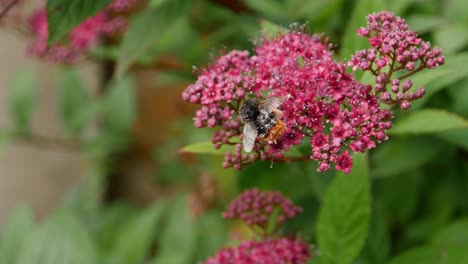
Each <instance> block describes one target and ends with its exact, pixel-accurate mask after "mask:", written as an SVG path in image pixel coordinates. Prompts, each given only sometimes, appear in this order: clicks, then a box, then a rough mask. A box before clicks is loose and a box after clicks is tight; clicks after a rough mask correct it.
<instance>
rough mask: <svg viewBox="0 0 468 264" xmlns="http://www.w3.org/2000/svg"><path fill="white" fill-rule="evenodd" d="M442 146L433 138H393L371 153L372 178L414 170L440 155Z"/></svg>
mask: <svg viewBox="0 0 468 264" xmlns="http://www.w3.org/2000/svg"><path fill="white" fill-rule="evenodd" d="M442 146H443V144H442V142H441V141H440V140H437V139H436V138H433V137H428V136H424V137H421V136H419V137H397V138H395V137H393V138H391V139H390V140H388V141H387V142H384V143H383V144H381V145H380V146H379V147H378V148H376V149H375V150H374V151H373V152H372V156H371V161H372V163H371V164H372V177H374V178H379V177H388V176H393V175H397V174H400V173H404V172H406V171H408V170H412V169H415V168H417V167H419V166H421V165H423V164H425V163H426V162H429V161H430V160H431V159H433V158H435V157H436V156H437V154H438V153H440V151H441V148H442Z"/></svg>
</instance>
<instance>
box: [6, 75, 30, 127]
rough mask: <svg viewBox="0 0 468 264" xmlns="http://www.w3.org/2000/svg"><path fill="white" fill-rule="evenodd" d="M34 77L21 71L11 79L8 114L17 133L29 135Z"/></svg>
mask: <svg viewBox="0 0 468 264" xmlns="http://www.w3.org/2000/svg"><path fill="white" fill-rule="evenodd" d="M35 88H36V75H35V73H34V72H33V71H32V70H30V69H23V70H22V71H20V72H18V74H17V75H16V76H15V78H14V79H13V83H12V87H11V91H10V100H9V103H10V112H11V115H12V118H13V122H14V124H15V127H16V130H17V132H19V133H21V134H27V133H29V129H30V121H31V114H32V112H33V108H34V99H35Z"/></svg>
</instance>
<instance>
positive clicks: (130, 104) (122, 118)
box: [102, 76, 137, 134]
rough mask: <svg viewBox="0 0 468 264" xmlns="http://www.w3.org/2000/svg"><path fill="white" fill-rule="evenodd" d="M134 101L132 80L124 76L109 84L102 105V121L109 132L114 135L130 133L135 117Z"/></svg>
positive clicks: (135, 107)
mask: <svg viewBox="0 0 468 264" xmlns="http://www.w3.org/2000/svg"><path fill="white" fill-rule="evenodd" d="M136 100H137V99H136V94H135V84H134V81H133V79H132V78H130V77H128V76H124V77H122V78H120V79H118V80H116V81H113V82H112V83H111V84H110V87H109V92H108V94H107V95H106V97H105V98H104V102H103V105H102V107H103V114H104V121H105V124H106V126H107V127H108V128H109V130H110V131H112V132H113V133H116V134H126V133H128V132H129V131H130V128H131V127H132V125H133V121H134V120H135V117H136V111H137V106H136V104H137V102H136Z"/></svg>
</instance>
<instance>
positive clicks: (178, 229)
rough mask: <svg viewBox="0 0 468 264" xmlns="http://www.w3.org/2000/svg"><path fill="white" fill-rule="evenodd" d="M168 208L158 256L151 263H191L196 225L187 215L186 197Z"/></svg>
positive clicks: (178, 199) (194, 246) (182, 197)
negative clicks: (169, 209)
mask: <svg viewBox="0 0 468 264" xmlns="http://www.w3.org/2000/svg"><path fill="white" fill-rule="evenodd" d="M170 208H171V211H170V212H169V216H168V218H167V222H166V225H165V227H164V230H163V233H162V234H161V239H160V241H159V244H160V247H159V254H158V256H157V257H156V258H155V259H154V260H153V262H152V263H154V264H160V263H163V264H164V263H168V264H169V263H170V264H185V263H191V259H192V257H193V255H194V253H195V252H194V250H195V249H196V244H195V242H196V223H195V221H194V219H193V218H192V216H191V215H190V214H189V207H188V205H187V196H185V195H184V196H179V197H178V198H177V199H176V200H175V201H174V202H173V204H171V206H170Z"/></svg>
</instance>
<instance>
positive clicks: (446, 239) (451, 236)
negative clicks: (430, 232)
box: [431, 218, 468, 247]
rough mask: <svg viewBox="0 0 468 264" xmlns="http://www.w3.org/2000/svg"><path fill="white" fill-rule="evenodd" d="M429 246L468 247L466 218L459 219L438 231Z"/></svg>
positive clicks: (467, 223) (467, 220) (467, 222)
mask: <svg viewBox="0 0 468 264" xmlns="http://www.w3.org/2000/svg"><path fill="white" fill-rule="evenodd" d="M431 244H433V245H437V246H439V247H447V246H465V247H466V246H468V218H463V219H459V220H457V221H456V222H454V223H452V224H450V225H448V226H447V227H445V228H444V229H442V230H440V231H439V232H438V233H437V234H436V235H435V236H434V237H433V238H432V240H431Z"/></svg>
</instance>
